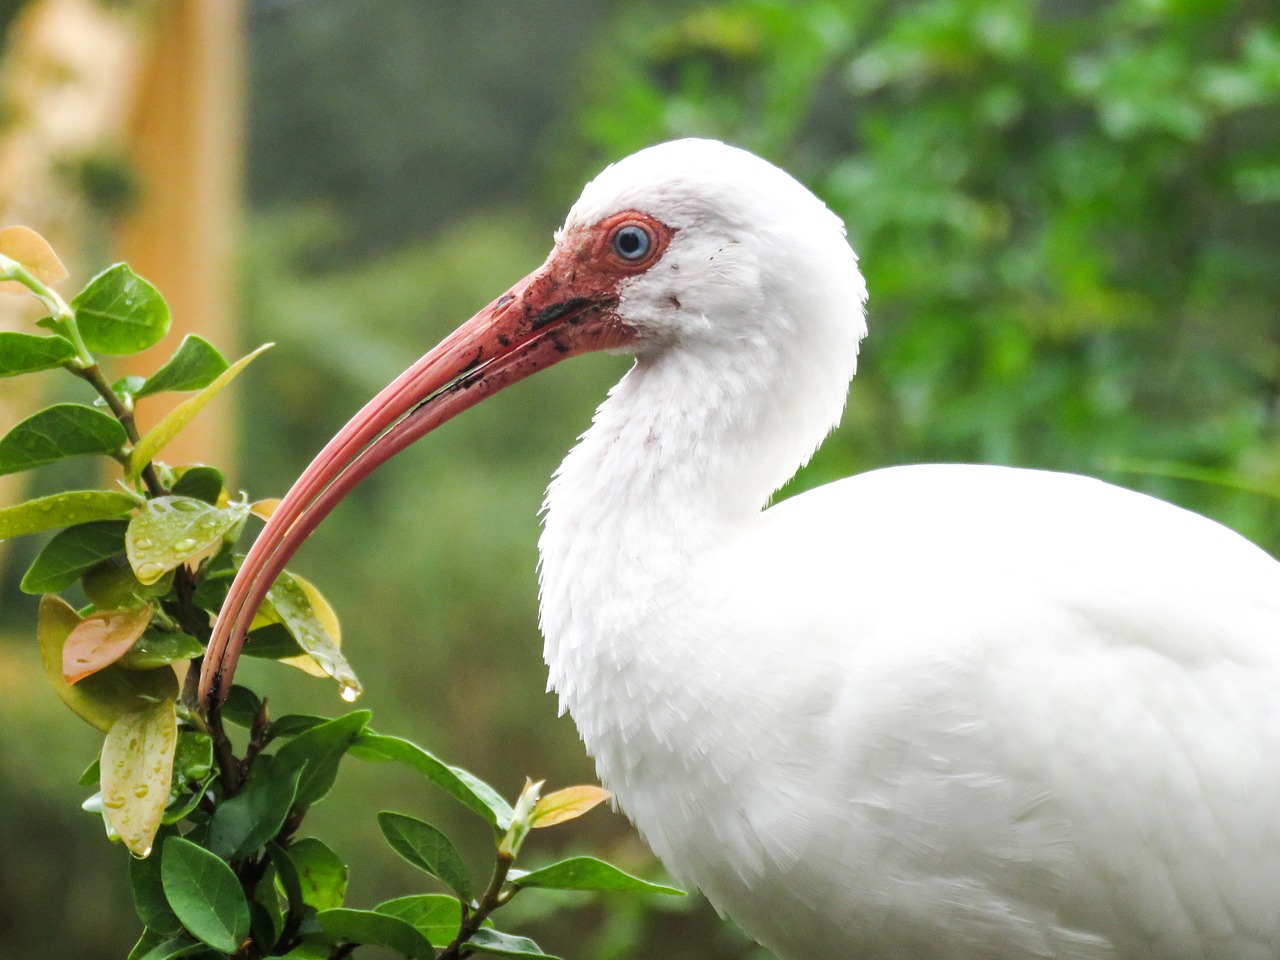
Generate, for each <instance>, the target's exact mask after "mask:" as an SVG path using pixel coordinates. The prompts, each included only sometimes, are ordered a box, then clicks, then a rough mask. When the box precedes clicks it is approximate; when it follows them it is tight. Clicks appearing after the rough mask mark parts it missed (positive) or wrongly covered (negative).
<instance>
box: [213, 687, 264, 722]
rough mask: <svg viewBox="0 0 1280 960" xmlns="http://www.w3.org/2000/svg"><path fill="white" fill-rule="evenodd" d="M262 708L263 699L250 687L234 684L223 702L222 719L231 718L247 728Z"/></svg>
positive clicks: (231, 720) (230, 719)
mask: <svg viewBox="0 0 1280 960" xmlns="http://www.w3.org/2000/svg"><path fill="white" fill-rule="evenodd" d="M261 709H262V701H261V700H260V699H259V698H258V695H257V694H256V693H254V692H253V691H252V690H250V689H249V688H248V687H242V686H240V684H238V683H237V684H233V685H232V687H231V690H230V691H229V692H228V693H227V699H226V701H225V702H224V703H223V704H222V719H224V720H229V721H230V722H231V723H234V724H236V725H237V726H241V727H244V728H245V729H246V730H247V729H249V728H250V727H252V726H253V721H254V719H255V718H256V717H257V716H258V711H259V710H261Z"/></svg>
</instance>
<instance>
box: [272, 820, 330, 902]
mask: <svg viewBox="0 0 1280 960" xmlns="http://www.w3.org/2000/svg"><path fill="white" fill-rule="evenodd" d="M288 860H289V869H291V870H293V871H294V872H295V873H296V874H297V878H298V891H297V893H298V897H299V898H300V899H301V900H302V902H303V903H306V904H308V905H309V906H312V907H314V908H315V909H317V910H330V909H332V908H334V907H340V906H342V901H343V900H344V899H346V896H347V865H346V864H345V863H343V862H342V858H341V857H339V856H338V855H337V854H336V853H334V852H333V851H332V850H330V849H329V847H328V846H326V845H325V843H324V842H323V841H321V840H317V839H316V838H315V837H304V838H302V839H301V840H295V841H294V842H293V843H291V844H290V845H289V849H288ZM273 862H274V859H273ZM282 873H283V871H282ZM287 889H288V888H287V887H286V891H287Z"/></svg>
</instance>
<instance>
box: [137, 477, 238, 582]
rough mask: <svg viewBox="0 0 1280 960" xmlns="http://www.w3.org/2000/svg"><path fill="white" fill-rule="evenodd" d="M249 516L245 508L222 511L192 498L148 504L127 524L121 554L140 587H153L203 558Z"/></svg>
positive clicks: (157, 499) (176, 498) (159, 500)
mask: <svg viewBox="0 0 1280 960" xmlns="http://www.w3.org/2000/svg"><path fill="white" fill-rule="evenodd" d="M248 515H249V506H248V504H231V505H230V506H227V507H225V508H223V509H218V508H217V507H214V506H210V505H209V504H207V503H205V502H204V501H203V500H196V499H195V498H193V497H177V496H169V497H156V498H155V499H154V500H148V501H147V502H146V504H145V505H144V506H143V507H142V509H141V510H139V511H138V513H137V515H136V516H135V517H134V518H133V519H132V520H131V521H129V531H128V534H127V535H126V537H125V552H126V554H127V555H128V557H129V565H130V566H132V567H133V573H134V576H136V577H137V578H138V582H139V583H142V584H144V585H146V584H151V583H155V582H156V581H157V580H159V579H160V578H161V577H163V576H164V575H165V574H166V573H168V572H169V571H170V570H173V569H175V568H177V567H179V566H181V565H182V564H183V563H186V562H187V561H188V560H191V559H193V558H196V557H199V556H201V555H202V554H207V553H208V552H209V551H210V550H213V549H215V548H216V547H218V546H219V545H221V543H222V538H223V537H224V536H226V535H227V534H228V533H230V532H231V531H232V530H234V529H235V527H236V525H237V524H239V523H240V522H241V521H242V520H244V518H245V517H247V516H248Z"/></svg>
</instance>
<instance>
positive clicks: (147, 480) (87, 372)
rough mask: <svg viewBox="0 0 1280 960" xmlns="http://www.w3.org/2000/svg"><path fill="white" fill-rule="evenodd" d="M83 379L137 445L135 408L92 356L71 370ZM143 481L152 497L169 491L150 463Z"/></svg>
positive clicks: (143, 475) (144, 473)
mask: <svg viewBox="0 0 1280 960" xmlns="http://www.w3.org/2000/svg"><path fill="white" fill-rule="evenodd" d="M71 372H72V373H74V374H75V375H76V376H77V377H79V378H80V379H81V380H84V381H86V382H87V383H88V384H89V385H90V386H91V387H93V389H94V390H96V391H97V392H98V396H100V397H102V399H103V400H105V401H106V404H107V406H108V407H110V408H111V413H112V414H113V415H114V416H115V418H116V419H117V420H119V421H120V426H122V427H124V433H125V436H126V437H128V438H129V443H131V444H133V445H134V446H137V443H138V441H139V440H140V439H141V436H140V435H139V433H138V424H137V421H136V420H135V419H134V417H133V410H131V409H130V408H129V406H128V405H127V404H126V403H125V402H124V401H123V400H121V399H120V397H119V396H118V395H117V394H116V392H115V391H114V390H112V389H111V384H109V383H107V378H106V377H104V376H103V375H102V368H101V367H99V366H98V364H97V363H96V362H94V361H93V359H92V358H90V362H89V365H88V366H86V367H79V366H78V367H73V368H72V370H71ZM140 476H141V477H142V482H143V484H144V485H145V486H146V488H147V494H148V495H149V496H150V497H151V499H153V500H154V499H155V498H156V497H163V496H164V495H165V493H166V492H167V491H166V490H165V489H164V486H163V485H162V484H161V483H160V478H159V477H158V476H157V475H156V470H155V467H154V466H153V465H152V464H150V463H148V464H147V465H146V466H145V467H143V468H142V473H141V474H140Z"/></svg>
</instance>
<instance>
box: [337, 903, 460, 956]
mask: <svg viewBox="0 0 1280 960" xmlns="http://www.w3.org/2000/svg"><path fill="white" fill-rule="evenodd" d="M316 922H317V923H319V924H320V929H321V930H323V931H324V932H325V935H326V936H328V937H331V938H332V939H334V940H338V941H343V942H347V943H368V944H373V945H374V946H379V947H386V948H387V949H388V950H394V951H395V952H396V953H398V954H400V955H401V956H404V957H410V958H412V960H431V958H433V957H435V950H434V949H432V946H431V944H430V943H428V942H427V938H426V937H424V936H423V935H422V934H421V933H419V932H418V931H417V930H416V929H414V927H412V926H411V925H410V924H408V923H406V922H405V921H404V920H401V919H400V918H399V917H391V916H388V915H387V914H385V913H376V912H374V911H373V910H352V909H350V908H347V907H338V908H336V909H333V910H321V911H320V912H319V913H318V914H316Z"/></svg>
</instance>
